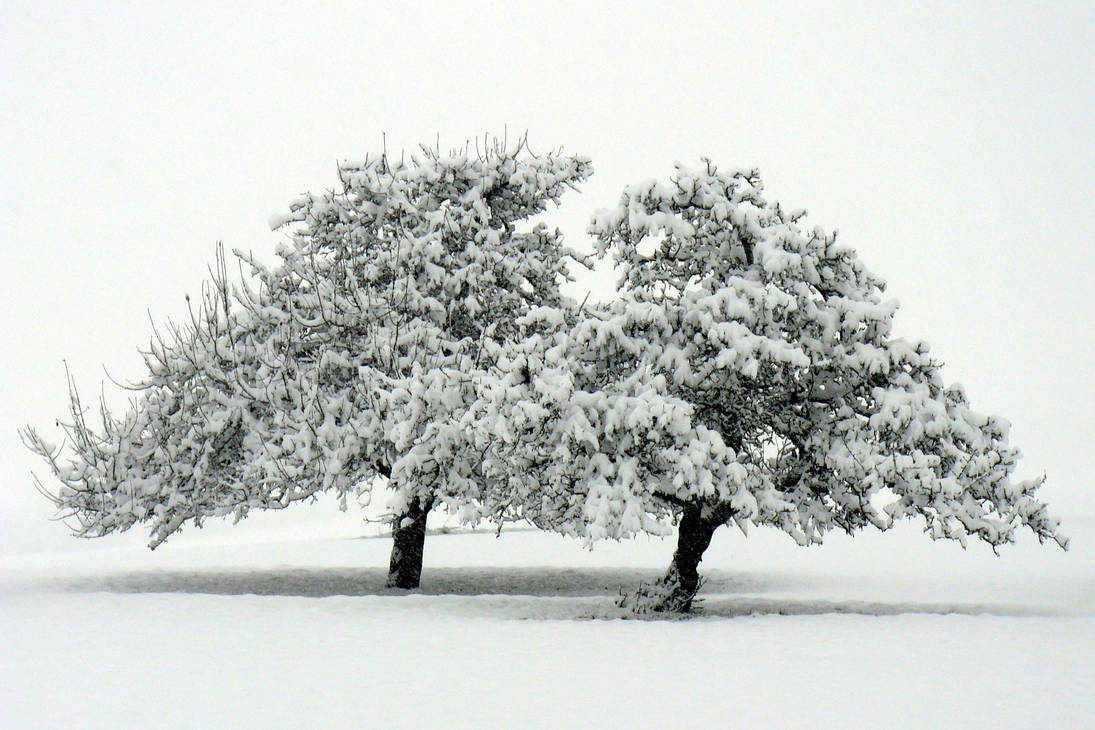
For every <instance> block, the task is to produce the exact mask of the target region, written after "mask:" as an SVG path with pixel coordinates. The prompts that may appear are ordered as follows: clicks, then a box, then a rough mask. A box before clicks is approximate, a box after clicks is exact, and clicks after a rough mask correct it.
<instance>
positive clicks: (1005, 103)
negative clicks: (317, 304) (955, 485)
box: [0, 0, 1095, 541]
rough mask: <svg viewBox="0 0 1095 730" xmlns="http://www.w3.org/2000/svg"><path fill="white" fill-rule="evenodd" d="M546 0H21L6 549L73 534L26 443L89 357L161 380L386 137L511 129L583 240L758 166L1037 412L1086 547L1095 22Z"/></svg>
mask: <svg viewBox="0 0 1095 730" xmlns="http://www.w3.org/2000/svg"><path fill="white" fill-rule="evenodd" d="M224 5H231V6H233V7H231V8H227V7H223V6H224ZM541 5H542V8H541V9H536V10H526V9H525V8H526V6H525V4H523V3H515V2H503V3H456V2H450V3H436V4H432V3H431V4H427V5H423V6H417V5H415V4H413V3H393V2H383V3H373V4H363V3H351V4H347V5H346V6H344V7H340V6H335V5H319V4H313V3H306V2H305V3H301V2H294V3H287V4H282V5H278V6H275V4H274V3H270V2H262V3H256V4H254V5H253V6H251V7H249V8H248V7H246V6H244V5H243V4H238V3H227V4H224V3H215V4H209V5H208V6H206V7H202V6H201V4H198V3H178V4H176V5H174V6H170V5H164V4H161V3H149V2H143V3H134V4H121V3H118V4H110V3H95V4H86V5H84V4H81V3H76V2H63V3H55V4H54V3H50V4H47V3H43V2H41V1H40V0H38V1H36V2H6V3H5V4H4V6H3V8H2V11H0V12H2V16H0V27H2V28H3V29H4V30H3V31H2V33H3V42H2V43H0V64H2V69H3V71H2V84H3V87H2V96H0V119H2V125H0V126H2V135H3V140H2V141H3V148H2V149H3V150H4V152H3V162H0V171H2V176H3V177H2V220H3V225H2V228H0V245H2V247H3V258H2V261H3V270H4V276H3V283H4V286H3V288H2V290H0V306H2V312H3V315H4V316H3V320H2V321H3V322H4V324H5V327H4V330H3V339H2V342H3V343H4V344H3V356H2V357H0V483H2V489H0V541H2V540H5V539H8V540H14V539H15V538H14V537H12V536H14V535H16V534H18V535H19V536H20V538H19V539H21V540H26V539H31V540H33V539H37V538H36V536H39V537H41V539H42V540H49V539H52V538H53V537H54V536H56V535H63V534H64V528H63V527H61V526H60V525H57V524H53V523H48V522H47V521H46V518H47V517H48V516H49V515H50V513H51V509H50V507H49V505H48V504H47V503H46V502H45V500H43V499H42V498H40V497H39V496H38V495H37V494H36V493H35V492H34V490H33V487H32V485H31V481H30V478H29V472H30V471H31V470H32V469H35V470H37V471H39V473H41V472H42V471H43V470H42V468H41V467H40V466H39V465H38V464H37V463H36V461H35V459H33V458H32V457H31V455H30V454H29V453H28V452H26V451H25V449H24V448H23V447H22V445H21V444H20V442H19V440H18V437H17V435H16V429H17V428H19V427H21V426H23V425H25V424H27V423H31V424H35V425H37V426H41V427H48V426H50V424H51V423H52V422H53V420H54V419H55V418H57V417H59V416H63V415H64V412H65V407H66V404H67V400H66V397H65V390H66V387H65V380H64V368H63V364H62V359H67V361H68V364H69V367H70V369H71V371H72V373H73V375H74V376H75V377H76V378H77V380H78V382H79V383H80V384H81V385H82V386H83V389H84V390H85V392H86V393H85V394H86V395H87V396H93V395H94V394H95V392H96V391H97V390H98V385H99V383H100V381H101V380H102V372H103V371H102V367H103V366H104V365H105V366H106V368H107V369H109V371H110V372H111V373H112V374H113V375H114V376H116V377H119V378H126V377H135V376H138V375H139V374H140V372H141V364H140V359H139V356H138V355H137V353H136V347H137V346H139V345H142V344H145V343H147V341H148V337H149V335H150V333H151V325H150V323H149V313H151V316H152V319H153V320H155V321H156V322H157V323H162V322H163V321H164V320H165V319H166V318H167V317H178V316H179V315H180V314H181V313H183V312H184V311H185V309H184V300H183V295H184V294H185V293H187V292H189V293H191V294H196V293H197V292H198V291H199V289H200V284H201V281H202V280H203V278H204V277H205V276H206V269H205V267H206V265H207V264H208V262H210V260H211V259H212V255H213V251H214V246H215V243H216V241H218V240H223V241H224V242H225V244H226V246H227V247H229V248H233V247H239V248H245V249H251V250H253V251H255V252H256V253H257V254H258V255H259V256H260V257H261V258H264V259H265V260H267V261H271V260H273V255H272V252H273V248H274V244H275V243H276V242H277V241H278V240H280V238H281V236H282V235H283V234H279V233H271V232H270V231H269V230H268V228H267V226H266V221H267V219H268V218H269V216H270V215H271V214H274V213H281V212H284V211H285V210H286V208H287V205H288V202H289V201H290V200H291V199H292V198H293V197H295V196H296V195H297V194H299V193H301V192H303V191H305V190H318V189H322V188H326V187H328V186H331V185H333V184H334V182H335V180H336V178H335V164H336V162H337V161H338V160H340V159H346V158H357V157H361V156H363V155H364V153H365V152H371V151H374V150H376V149H378V148H379V146H380V143H381V133H382V132H387V135H388V147H389V149H398V148H400V147H413V146H414V145H416V144H417V143H418V142H422V141H425V142H432V141H433V140H434V139H435V136H436V135H438V134H440V138H441V145H442V147H448V146H451V145H461V144H462V143H463V142H464V141H465V140H466V139H469V138H472V137H474V136H476V135H480V136H481V135H482V134H483V133H484V132H489V133H497V134H501V133H502V131H503V128H504V127H505V126H506V125H508V129H509V132H510V136H511V138H512V137H513V136H515V134H516V133H518V132H520V131H521V130H525V129H527V130H528V131H529V134H530V142H531V144H532V146H533V148H534V149H544V148H548V147H554V146H559V145H563V146H564V147H565V148H566V149H567V150H570V151H576V152H581V153H583V154H587V155H589V156H591V157H592V158H593V161H594V166H595V168H596V170H597V174H596V175H595V176H594V178H593V180H592V181H591V182H590V183H589V184H588V185H587V186H586V187H585V191H586V192H585V194H584V195H582V196H580V197H579V196H572V197H571V199H570V201H569V203H568V204H567V205H566V206H565V208H564V209H563V210H562V211H560V213H559V215H558V216H556V217H557V219H558V221H559V225H560V226H562V227H563V229H564V230H565V231H567V232H569V234H570V242H571V244H572V245H576V246H579V247H584V246H588V240H587V239H586V237H585V234H584V227H585V219H586V217H587V216H588V214H589V213H590V212H592V210H593V209H594V208H597V207H603V206H607V205H611V204H613V203H614V202H615V200H616V198H617V196H618V194H619V191H620V189H621V188H622V187H623V186H624V185H625V184H627V183H628V182H634V181H636V180H638V179H642V178H648V177H665V176H666V175H668V173H669V172H670V171H671V165H672V162H673V161H674V160H677V159H679V160H682V161H685V162H696V161H697V160H698V158H699V156H700V155H707V156H710V157H711V158H713V159H714V161H715V162H716V163H718V164H719V165H721V166H724V167H739V166H757V167H759V168H760V169H761V172H762V174H763V176H764V178H765V181H766V183H767V191H768V195H769V197H770V198H772V199H777V200H780V201H782V202H784V203H785V204H787V205H788V206H789V207H805V208H808V209H809V210H810V211H811V217H810V219H809V220H810V221H812V222H813V223H816V224H820V225H823V226H825V227H827V228H833V227H836V228H839V229H840V231H841V236H842V240H844V241H845V242H847V243H850V244H851V245H853V246H855V247H856V248H857V249H858V250H859V251H860V253H861V254H862V256H863V257H864V259H865V260H866V261H867V263H868V265H869V266H871V268H872V269H873V270H874V271H876V272H877V273H878V274H880V275H882V276H884V277H886V278H887V279H888V280H889V282H890V294H891V295H892V296H894V297H896V298H897V299H899V300H900V301H901V302H902V305H903V306H902V309H901V312H900V313H899V315H898V330H899V334H900V335H902V336H905V337H909V338H924V339H927V340H928V341H929V342H930V343H931V344H932V348H933V351H934V352H935V353H936V355H937V356H939V357H941V358H942V359H943V360H944V361H945V362H946V363H947V366H946V369H945V373H946V376H947V378H948V379H949V380H957V381H959V382H961V383H963V385H965V386H966V389H967V391H968V393H969V395H970V398H971V400H972V401H973V403H974V406H975V407H976V408H978V409H980V410H983V411H987V412H993V413H999V414H1002V415H1004V416H1006V417H1007V418H1009V419H1010V420H1011V421H1012V423H1013V424H1014V426H1013V431H1012V436H1013V440H1014V441H1015V442H1016V443H1017V444H1018V445H1020V446H1021V447H1022V448H1023V450H1024V452H1025V454H1026V459H1025V461H1024V464H1023V467H1022V469H1021V474H1022V475H1024V476H1033V475H1035V474H1038V473H1040V472H1042V471H1043V470H1044V471H1045V472H1046V473H1047V474H1048V476H1049V482H1048V483H1047V485H1046V487H1045V488H1044V491H1043V493H1042V495H1043V497H1044V498H1046V499H1047V500H1048V501H1049V502H1050V504H1051V506H1052V507H1053V508H1054V511H1055V512H1056V513H1058V514H1060V515H1061V516H1062V517H1064V518H1065V519H1066V532H1067V518H1068V517H1069V516H1070V515H1078V514H1081V513H1089V514H1090V513H1092V512H1095V489H1093V484H1092V476H1091V475H1092V473H1093V466H1095V465H1093V458H1092V451H1093V447H1095V387H1093V385H1092V376H1093V374H1095V367H1093V363H1095V346H1093V345H1095V334H1093V333H1095V326H1093V325H1092V323H1091V320H1092V315H1093V313H1095V307H1093V305H1092V297H1091V288H1092V284H1093V281H1095V279H1093V273H1095V272H1093V268H1095V267H1093V263H1095V254H1093V253H1092V250H1093V249H1092V244H1093V235H1095V234H1093V231H1095V207H1093V205H1092V202H1093V200H1095V195H1093V189H1095V185H1093V183H1095V172H1093V170H1095V81H1093V79H1095V53H1093V50H1092V48H1093V46H1095V9H1093V8H1095V5H1093V4H1092V3H1090V2H1077V3H1044V2H1043V3H1030V4H1019V3H1005V2H992V3H961V4H950V3H918V4H917V5H916V6H915V7H898V6H899V5H900V6H905V4H904V3H900V4H898V3H894V4H893V7H888V6H886V5H881V6H879V5H871V4H864V3H839V4H833V5H837V6H838V7H835V8H834V7H825V8H824V9H822V8H820V7H810V6H808V5H807V4H804V3H771V2H768V3H748V4H745V3H741V4H739V3H710V4H709V5H695V6H689V5H687V4H681V3H677V4H665V3H656V4H655V3H642V2H629V3H617V4H611V5H609V4H605V5H604V6H603V7H597V8H590V7H587V4H586V3H573V4H572V3H555V2H553V3H543V4H541ZM825 5H830V4H825ZM600 281H603V278H602V279H601V280H600ZM110 388H112V386H109V385H108V391H109V389H110ZM108 398H109V399H111V400H112V402H115V403H116V402H119V398H118V396H116V395H110V394H109V392H108ZM46 431H47V432H48V433H51V434H52V435H56V432H55V431H52V430H51V429H50V428H46ZM39 525H40V526H41V527H40V533H38V532H37V531H38V530H39V527H38V526H39ZM5 535H7V536H9V537H5ZM28 535H30V538H28V537H27V536H28Z"/></svg>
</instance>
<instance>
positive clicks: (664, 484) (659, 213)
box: [25, 144, 1067, 611]
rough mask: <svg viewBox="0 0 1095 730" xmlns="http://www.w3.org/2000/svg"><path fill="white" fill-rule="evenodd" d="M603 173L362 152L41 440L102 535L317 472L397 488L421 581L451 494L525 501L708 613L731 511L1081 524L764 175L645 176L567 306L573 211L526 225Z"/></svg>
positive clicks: (838, 249)
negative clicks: (706, 562) (663, 556)
mask: <svg viewBox="0 0 1095 730" xmlns="http://www.w3.org/2000/svg"><path fill="white" fill-rule="evenodd" d="M591 172H592V168H591V166H590V162H589V160H588V159H586V158H584V157H580V156H574V155H563V154H561V153H549V154H545V155H543V156H539V157H536V156H533V155H531V154H529V153H527V150H525V149H523V145H522V144H518V146H517V148H516V149H515V150H513V151H509V150H506V149H504V148H503V147H498V146H496V147H495V148H493V149H491V150H489V151H487V152H486V153H485V154H478V155H476V156H474V157H472V156H469V155H467V154H466V153H465V154H451V155H447V156H446V155H442V154H441V153H440V152H439V150H436V149H432V150H431V149H426V148H424V149H423V150H422V151H421V153H420V154H419V155H418V156H416V157H412V159H411V161H410V164H406V163H404V162H403V161H401V162H400V163H399V164H395V163H394V162H393V161H391V160H390V159H389V158H388V157H386V156H384V155H381V156H379V157H377V158H374V159H372V160H369V159H367V160H366V161H364V162H362V163H360V164H347V165H344V166H342V167H341V168H340V173H339V175H340V182H341V187H340V189H338V190H337V191H332V192H329V193H326V194H323V195H308V196H304V197H302V198H301V199H299V200H298V201H296V202H295V203H294V204H293V206H292V209H291V213H290V215H289V216H287V217H285V218H283V219H279V220H277V221H274V223H275V224H276V225H279V226H282V225H283V226H287V227H292V231H293V233H292V245H286V246H284V247H282V249H280V250H279V251H278V256H279V258H280V260H281V261H280V265H279V266H278V267H277V268H274V269H268V268H266V267H264V266H263V265H262V264H260V263H259V262H257V261H256V260H254V259H253V258H252V257H250V256H247V255H244V254H241V253H239V252H237V257H239V259H240V261H241V262H242V263H243V264H246V265H247V266H249V267H250V269H251V272H252V273H253V274H254V275H255V278H256V279H257V286H248V285H247V283H246V281H243V282H242V283H241V284H240V285H239V286H237V287H232V286H231V285H230V284H229V282H228V277H227V273H226V269H227V267H226V263H225V260H224V257H223V254H222V255H219V256H218V265H217V268H216V269H215V272H214V276H213V278H212V281H211V283H210V285H209V286H208V288H207V290H206V291H205V293H204V296H203V298H202V301H201V303H200V304H199V305H198V306H197V307H196V309H195V310H194V312H193V315H192V318H191V321H190V322H189V323H188V324H187V325H185V326H182V327H175V326H173V327H171V328H170V329H169V331H168V333H167V335H157V338H156V339H155V340H154V341H153V343H152V344H151V346H150V348H149V350H148V351H147V354H146V361H147V363H148V370H149V374H148V376H147V377H146V378H145V379H144V380H143V381H142V382H141V383H139V388H140V392H139V394H138V397H137V399H136V400H135V401H134V402H133V404H132V407H131V408H130V410H129V411H128V412H127V413H126V414H125V415H124V416H122V417H120V418H118V417H114V416H112V415H111V414H109V413H107V412H106V411H105V409H104V410H103V413H102V417H103V427H102V428H101V429H95V428H92V427H90V426H89V425H88V424H87V422H86V420H85V417H84V410H83V406H82V404H81V403H80V400H79V396H78V394H77V393H76V392H75V389H73V391H72V407H71V411H72V420H71V422H70V423H69V424H67V425H66V426H65V430H66V432H67V436H68V441H69V442H70V444H71V445H72V448H71V449H70V451H69V455H68V457H67V460H63V457H62V451H61V450H58V449H55V448H53V447H52V446H51V445H49V444H48V443H46V442H45V441H44V440H43V439H42V437H41V436H40V435H39V434H38V433H37V432H36V431H34V430H33V429H28V430H27V431H26V432H25V439H26V442H27V444H28V445H29V446H30V448H32V449H33V450H34V451H36V452H38V453H39V454H41V455H42V456H43V457H45V458H46V459H47V460H48V462H49V464H50V467H51V469H52V471H53V473H54V475H55V476H56V477H57V479H58V480H59V481H60V484H61V487H60V489H59V490H58V491H56V492H52V491H49V490H45V489H44V488H43V491H46V493H47V494H48V495H49V496H50V498H51V499H53V500H54V502H55V503H56V504H57V506H58V507H59V508H60V509H61V510H62V511H63V513H64V514H66V515H69V516H72V517H75V518H76V519H77V521H78V524H77V528H76V530H77V533H78V534H81V535H85V536H98V535H103V534H107V533H109V532H113V531H115V530H123V529H128V528H129V527H131V526H132V525H134V524H136V523H137V522H151V523H152V535H153V542H152V546H153V547H155V546H156V545H158V544H159V543H160V542H162V541H163V540H164V539H166V538H167V537H168V536H170V535H171V534H173V533H174V532H175V531H177V530H178V529H180V528H181V526H182V525H183V524H184V523H186V522H187V521H191V522H194V523H195V524H199V525H200V524H201V520H202V519H203V518H204V517H208V516H224V515H234V516H235V517H236V518H241V517H243V516H244V515H246V514H247V512H248V511H249V510H250V509H252V508H281V507H284V506H286V505H288V504H290V503H291V502H293V501H296V500H299V499H303V498H307V497H310V496H312V495H314V494H316V493H317V492H319V491H334V492H335V493H336V494H338V495H340V496H341V497H342V498H343V499H344V500H345V499H346V498H347V497H348V496H350V495H356V496H357V497H358V498H359V499H361V500H364V499H367V498H368V495H369V494H370V492H371V490H372V489H373V488H374V485H375V484H378V483H382V482H384V481H385V480H386V481H387V484H388V486H389V487H391V489H392V490H393V495H394V496H393V505H394V511H395V512H396V513H397V514H396V517H395V519H394V520H393V534H394V537H395V540H394V545H393V552H392V561H391V567H390V573H389V585H392V586H396V587H403V588H412V587H416V586H417V585H418V582H419V575H420V571H421V563H422V546H423V540H424V535H425V524H426V516H427V515H428V513H429V512H430V510H431V509H432V508H433V507H434V506H437V505H444V506H445V507H446V508H447V509H448V510H450V511H452V512H454V513H456V514H457V515H458V516H459V518H460V519H461V520H462V521H465V522H476V521H478V520H480V519H484V518H485V519H491V520H506V519H528V520H530V521H532V522H533V523H534V524H536V525H537V526H539V527H542V528H545V529H551V530H556V531H559V532H563V533H566V534H570V535H574V536H576V537H580V538H582V539H585V540H589V541H592V540H596V539H600V538H605V537H612V538H621V537H626V536H629V535H633V534H635V533H637V532H640V531H648V532H654V533H665V532H667V531H668V530H669V529H670V527H669V524H671V523H672V522H676V523H677V524H678V526H679V530H678V533H679V534H678V547H677V550H676V553H675V554H674V557H673V560H672V563H671V565H670V567H669V569H668V571H667V573H666V575H665V577H664V578H663V579H662V580H661V581H660V582H659V583H658V584H656V585H654V586H647V587H644V588H642V589H640V590H639V591H638V592H636V593H634V594H632V595H630V596H628V597H626V599H625V603H627V604H628V605H630V606H632V607H633V608H635V609H637V610H659V611H661V610H670V611H687V610H689V609H690V607H691V604H692V600H693V597H694V595H695V593H696V590H697V589H698V587H699V574H698V564H699V561H700V559H701V557H702V555H703V552H704V550H705V549H706V547H707V546H708V544H709V543H710V541H711V537H712V535H713V533H714V531H715V530H716V529H717V528H718V527H719V526H720V525H723V524H728V523H730V524H736V525H737V526H739V527H740V528H741V529H742V530H745V529H746V528H747V526H748V525H749V524H750V523H752V524H761V525H771V526H774V527H777V528H778V529H781V530H783V531H785V532H787V533H788V534H789V535H791V536H792V537H793V538H794V539H795V540H796V541H798V542H799V543H800V544H803V545H808V544H811V543H816V542H820V541H821V540H822V538H823V536H824V535H825V534H826V533H827V532H828V531H830V530H832V529H834V528H839V529H842V530H845V531H848V532H851V531H854V530H856V529H858V528H860V527H864V526H867V525H873V526H875V527H878V528H880V529H886V528H887V527H889V526H890V525H891V524H892V523H893V521H894V520H895V519H899V518H903V517H911V516H920V517H922V518H923V519H924V520H925V522H926V525H927V530H928V532H929V533H930V535H931V536H932V537H933V538H951V539H957V540H960V541H963V543H964V542H965V540H966V539H967V538H968V537H969V536H975V537H979V538H981V539H983V540H985V541H987V542H989V543H991V544H993V545H994V546H995V545H999V544H1002V543H1006V542H1010V541H1013V540H1014V534H1015V531H1016V529H1017V528H1018V527H1020V526H1023V525H1026V526H1027V527H1029V528H1030V529H1031V530H1032V531H1033V532H1034V533H1035V534H1036V535H1037V536H1038V537H1039V539H1041V540H1045V539H1053V540H1056V541H1057V542H1058V543H1060V544H1061V545H1062V546H1065V544H1066V542H1067V541H1066V540H1065V538H1064V537H1062V536H1061V535H1060V534H1059V533H1058V531H1057V522H1056V521H1055V520H1053V519H1052V518H1050V517H1049V516H1048V515H1047V512H1046V507H1045V505H1044V504H1042V503H1041V502H1040V501H1038V499H1037V498H1036V496H1035V493H1036V490H1037V488H1038V486H1039V485H1040V483H1041V480H1033V481H1014V480H1013V479H1012V478H1011V474H1012V472H1013V470H1014V467H1015V465H1016V461H1017V459H1018V456H1019V453H1018V451H1017V450H1016V449H1014V448H1013V447H1011V446H1009V445H1008V443H1007V423H1006V422H1005V421H1003V420H1002V419H999V418H994V417H986V416H982V415H979V414H977V413H975V412H974V411H972V410H971V409H970V407H969V405H968V403H967V401H966V398H965V396H964V394H963V393H962V391H961V389H960V388H958V387H947V386H946V385H945V384H944V382H943V380H942V378H941V373H940V367H939V364H938V363H937V362H936V361H934V360H933V359H932V358H931V357H930V356H929V355H928V348H927V346H926V345H925V344H923V343H910V342H906V341H904V340H901V339H898V338H895V337H893V336H892V334H891V329H892V320H893V315H894V310H895V308H896V305H895V304H894V303H892V302H889V301H886V300H884V299H883V297H882V293H883V288H884V283H883V282H882V281H881V280H880V279H878V278H877V277H875V276H873V275H872V274H871V273H870V272H869V271H867V269H866V268H865V267H864V266H863V264H862V263H861V262H860V260H859V259H858V257H857V256H856V255H855V253H854V251H852V250H851V249H849V248H847V247H845V246H842V245H840V244H838V243H837V242H836V240H835V235H830V234H827V233H825V232H824V231H822V230H820V229H813V230H807V229H805V228H804V227H802V226H801V225H800V222H801V220H802V217H803V215H804V214H803V213H801V212H787V211H785V210H783V209H782V208H781V207H780V206H779V205H778V204H771V203H769V202H768V201H767V200H765V198H764V197H763V189H762V185H761V182H760V179H759V177H758V175H757V173H756V172H755V171H733V172H729V173H725V172H720V171H719V170H718V169H717V168H716V167H715V166H714V165H713V164H712V163H711V162H709V161H704V163H703V165H702V166H701V167H699V168H697V169H689V168H686V167H683V166H678V167H677V170H676V172H675V174H674V176H673V177H672V179H671V180H670V181H669V182H668V183H657V182H648V183H642V184H640V185H635V186H631V187H629V188H627V189H626V190H625V191H624V193H623V195H622V197H621V199H620V201H619V204H618V205H617V206H616V208H614V209H610V210H605V211H600V212H598V213H597V214H596V215H595V216H594V217H593V220H592V222H591V226H590V232H591V233H592V234H593V235H594V236H595V237H596V239H597V242H598V253H599V254H600V255H601V256H608V255H611V256H612V257H613V259H614V261H615V262H616V263H617V265H618V266H619V267H620V269H621V279H620V284H619V292H618V297H617V298H616V299H615V300H614V301H612V302H611V303H608V304H596V305H591V304H589V303H583V304H581V305H576V303H574V302H571V301H568V300H566V299H565V298H564V297H563V296H562V295H561V294H560V292H559V286H558V285H559V282H560V281H561V280H562V279H565V278H567V277H568V269H567V260H568V259H571V260H581V257H580V256H578V255H577V254H575V253H573V252H571V251H569V250H568V249H566V248H565V247H564V246H563V245H562V235H561V233H560V232H559V231H558V230H555V231H549V230H548V229H546V228H545V227H544V226H542V225H536V226H532V225H530V223H529V219H530V218H531V217H533V216H535V215H536V214H538V213H540V212H542V211H543V210H545V208H546V205H547V204H548V202H549V201H552V202H558V201H559V200H560V198H561V196H562V195H563V194H564V193H565V192H566V190H567V189H570V188H575V187H576V186H577V185H578V184H579V183H580V182H581V181H582V180H584V179H585V178H587V177H588V176H589V175H590V174H591Z"/></svg>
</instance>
